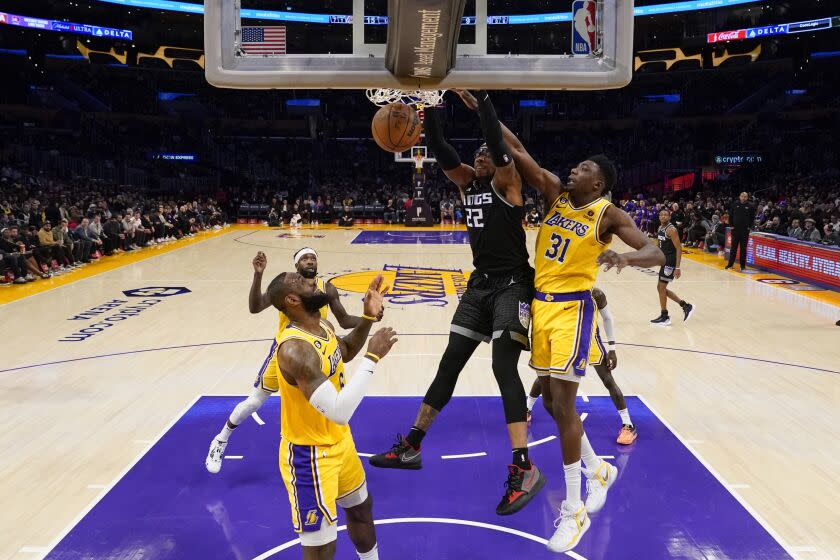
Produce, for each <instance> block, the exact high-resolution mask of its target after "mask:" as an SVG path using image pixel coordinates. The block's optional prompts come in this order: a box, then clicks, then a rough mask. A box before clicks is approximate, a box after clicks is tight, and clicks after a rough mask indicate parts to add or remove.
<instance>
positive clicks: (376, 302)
mask: <svg viewBox="0 0 840 560" xmlns="http://www.w3.org/2000/svg"><path fill="white" fill-rule="evenodd" d="M388 289H389V287H388V286H387V285H385V280H384V278H383V277H382V275H381V274H377V275H376V278H374V279H373V281H372V282H371V283H370V286H368V289H367V293H366V294H365V298H364V314H363V315H362V316H361V318H360V320H359V324H358V325H356V327H355V328H354V329H353V330H352V331H350V333H349V334H347V335H346V336H343V337H338V345H339V347H340V348H341V357H342V359H343V360H344V361H345V363H346V362H349V361H350V360H352V359H353V358H355V357H356V355H357V354H358V353H359V351H360V350H361V349H362V346H364V344H365V341H366V340H367V337H368V333H370V327H371V326H372V325H373V323H374V322H375V321H377V320H378V319H377V318H378V317H381V314H382V312H383V309H384V308H385V303H384V295H385V294H387V293H388ZM391 332H393V330H391ZM389 349H390V347H389ZM379 357H380V358H381V357H382V356H379Z"/></svg>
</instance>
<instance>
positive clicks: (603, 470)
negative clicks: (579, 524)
mask: <svg viewBox="0 0 840 560" xmlns="http://www.w3.org/2000/svg"><path fill="white" fill-rule="evenodd" d="M582 470H583V474H584V476H586V511H587V513H596V512H598V511H600V510H601V508H602V507H604V504H605V503H607V491H608V490H609V489H610V486H612V485H613V483H614V482H615V481H616V479H617V478H618V468H617V467H614V466H613V465H611V464H609V463H607V462H606V461H601V464H600V465H598V468H597V469H595V470H594V471H590V470H587V469H582Z"/></svg>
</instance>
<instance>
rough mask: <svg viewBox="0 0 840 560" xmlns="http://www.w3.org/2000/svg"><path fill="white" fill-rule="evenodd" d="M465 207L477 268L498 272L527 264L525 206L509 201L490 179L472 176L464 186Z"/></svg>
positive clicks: (490, 273)
mask: <svg viewBox="0 0 840 560" xmlns="http://www.w3.org/2000/svg"><path fill="white" fill-rule="evenodd" d="M464 211H465V214H466V216H465V218H466V222H467V231H468V232H469V235H470V248H471V249H472V254H473V266H474V267H475V269H476V271H477V272H481V273H484V274H487V275H489V276H500V275H504V274H506V273H508V272H511V271H515V270H519V269H522V268H524V267H527V266H528V249H527V248H526V247H525V230H524V229H523V228H522V220H523V219H524V218H525V207H524V206H513V205H512V204H510V203H509V202H508V201H506V200H505V199H504V198H502V196H501V195H500V194H499V193H497V192H496V190H495V189H494V188H493V186H492V185H491V183H490V182H482V181H478V180H474V181H473V182H472V183H470V184H469V185H467V187H466V188H465V189H464Z"/></svg>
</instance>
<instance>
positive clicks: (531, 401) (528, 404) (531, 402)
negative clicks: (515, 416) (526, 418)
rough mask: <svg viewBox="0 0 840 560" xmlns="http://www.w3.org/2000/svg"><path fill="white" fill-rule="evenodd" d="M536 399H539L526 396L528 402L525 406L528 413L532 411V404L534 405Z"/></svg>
mask: <svg viewBox="0 0 840 560" xmlns="http://www.w3.org/2000/svg"><path fill="white" fill-rule="evenodd" d="M537 399H539V397H532V396H530V395H528V401H527V402H526V403H525V406H526V407H527V408H528V412H531V411H532V410H534V404H536V402H537Z"/></svg>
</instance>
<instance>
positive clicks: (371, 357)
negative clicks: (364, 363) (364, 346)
mask: <svg viewBox="0 0 840 560" xmlns="http://www.w3.org/2000/svg"><path fill="white" fill-rule="evenodd" d="M365 358H367V359H368V360H370V361H371V362H373V363H374V364H378V363H379V360H381V359H382V358H380V357H379V356H377V355H376V354H374V353H373V352H367V353H366V354H365Z"/></svg>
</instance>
